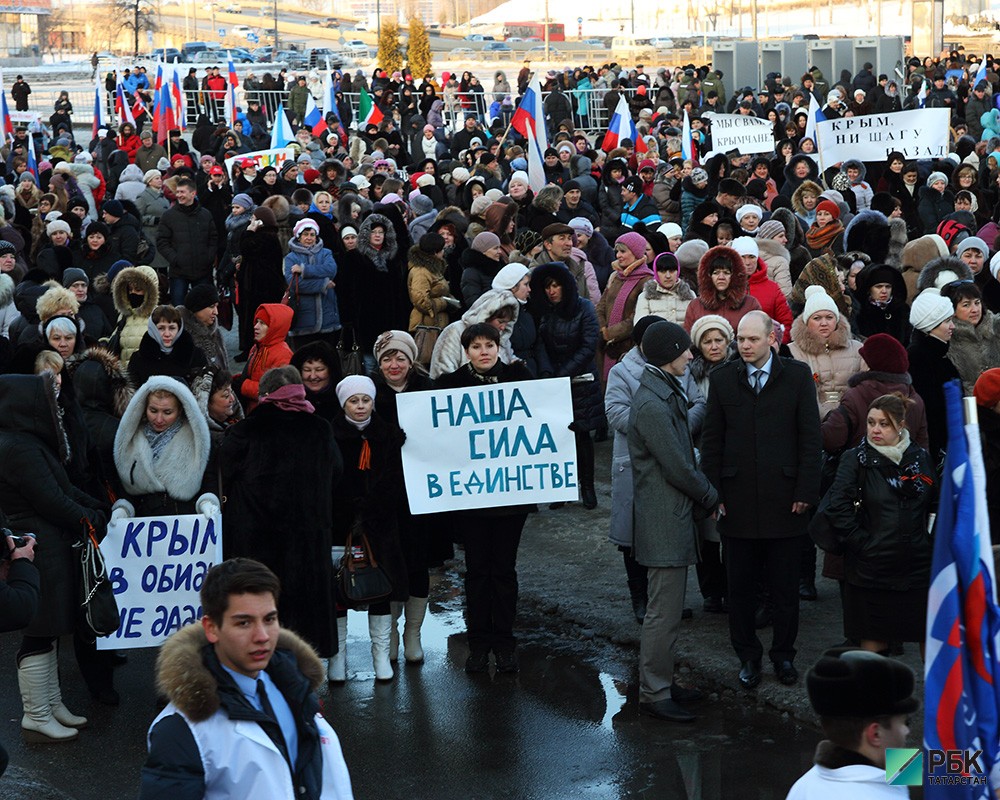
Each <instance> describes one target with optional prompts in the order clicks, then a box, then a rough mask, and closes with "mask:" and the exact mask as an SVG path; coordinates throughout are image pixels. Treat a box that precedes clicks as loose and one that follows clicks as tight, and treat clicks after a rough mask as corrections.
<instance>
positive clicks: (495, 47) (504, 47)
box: [483, 42, 514, 53]
mask: <svg viewBox="0 0 1000 800" xmlns="http://www.w3.org/2000/svg"><path fill="white" fill-rule="evenodd" d="M483 52H485V53H513V52H514V48H513V47H511V46H510V45H509V44H507V42H486V45H485V46H484V47H483Z"/></svg>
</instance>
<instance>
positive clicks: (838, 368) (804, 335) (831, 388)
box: [788, 315, 868, 420]
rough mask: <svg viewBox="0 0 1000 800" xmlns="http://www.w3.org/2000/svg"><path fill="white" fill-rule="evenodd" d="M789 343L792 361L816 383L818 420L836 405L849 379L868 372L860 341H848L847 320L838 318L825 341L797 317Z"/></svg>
mask: <svg viewBox="0 0 1000 800" xmlns="http://www.w3.org/2000/svg"><path fill="white" fill-rule="evenodd" d="M791 333H792V343H791V344H790V345H789V346H788V349H789V351H790V352H791V354H792V357H793V358H796V359H798V360H799V361H802V362H804V363H805V364H807V365H808V366H809V371H810V372H811V373H812V376H813V382H814V383H815V384H816V401H817V402H818V403H819V418H820V419H821V420H822V419H826V415H827V414H829V413H830V412H831V411H833V410H834V409H835V408H836V407H837V406H839V405H840V401H841V399H842V398H843V396H844V393H845V392H846V391H847V389H848V382H849V381H850V379H851V377H852V376H854V375H856V374H857V373H859V372H862V371H863V370H866V369H868V366H867V365H866V364H865V361H864V359H863V358H862V357H861V353H860V352H859V351H860V350H861V342H859V341H857V339H852V338H851V329H850V326H849V325H848V324H847V320H846V319H845V318H844V317H843V315H841V316H840V318H839V320H838V321H837V328H836V330H834V332H833V335H831V336H830V338H829V340H827V341H825V342H824V341H823V340H822V339H820V338H819V337H818V336H816V334H814V333H813V332H812V331H811V330H809V327H808V326H807V325H806V320H805V319H803V318H802V317H801V316H799V317H796V318H795V322H793V323H792V329H791Z"/></svg>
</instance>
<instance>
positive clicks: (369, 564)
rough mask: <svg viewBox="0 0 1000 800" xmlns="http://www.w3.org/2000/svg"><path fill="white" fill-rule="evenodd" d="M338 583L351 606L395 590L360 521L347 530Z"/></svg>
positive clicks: (373, 600)
mask: <svg viewBox="0 0 1000 800" xmlns="http://www.w3.org/2000/svg"><path fill="white" fill-rule="evenodd" d="M337 586H338V587H339V589H340V593H341V595H343V598H344V600H346V601H347V605H351V606H357V605H366V604H368V603H377V602H378V601H379V600H385V598H387V597H388V596H389V594H390V593H391V592H392V583H391V582H390V581H389V576H388V575H386V574H385V570H383V569H382V567H380V566H379V565H378V562H377V561H376V560H375V555H374V554H373V553H372V549H371V546H370V545H369V544H368V537H367V536H366V535H365V532H364V530H363V529H362V528H361V526H360V525H355V527H354V528H352V530H351V532H350V533H349V534H347V541H346V542H345V543H344V557H343V558H342V559H341V561H340V569H339V570H338V571H337Z"/></svg>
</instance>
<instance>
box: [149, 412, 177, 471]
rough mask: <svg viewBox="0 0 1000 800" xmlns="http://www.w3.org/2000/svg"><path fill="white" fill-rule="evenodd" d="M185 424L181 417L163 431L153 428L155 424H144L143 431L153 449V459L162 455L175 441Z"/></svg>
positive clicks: (150, 447)
mask: <svg viewBox="0 0 1000 800" xmlns="http://www.w3.org/2000/svg"><path fill="white" fill-rule="evenodd" d="M183 424H184V421H183V420H181V419H179V420H177V422H175V423H174V424H173V425H171V426H170V427H169V428H167V429H166V430H165V431H162V432H161V433H157V432H156V431H155V430H153V426H152V425H150V424H149V423H148V422H147V423H145V424H144V425H143V427H142V432H143V434H144V435H145V437H146V442H147V443H148V444H149V449H150V450H152V451H153V461H156V459H158V458H159V457H160V454H161V453H162V452H163V451H164V450H166V449H167V445H168V444H170V443H171V442H172V441H173V439H174V437H175V436H176V435H177V433H178V431H180V429H181V425H183Z"/></svg>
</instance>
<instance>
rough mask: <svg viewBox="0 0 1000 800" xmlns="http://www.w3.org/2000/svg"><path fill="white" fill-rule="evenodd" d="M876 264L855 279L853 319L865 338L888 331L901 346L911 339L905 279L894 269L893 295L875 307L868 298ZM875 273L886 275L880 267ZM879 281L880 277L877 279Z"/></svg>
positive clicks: (892, 274)
mask: <svg viewBox="0 0 1000 800" xmlns="http://www.w3.org/2000/svg"><path fill="white" fill-rule="evenodd" d="M878 266H879V265H878V264H871V265H869V266H867V267H865V268H864V269H862V270H861V272H859V273H858V275H857V278H855V282H856V283H855V285H856V286H857V287H858V290H857V296H856V299H855V301H854V303H853V305H854V312H855V313H854V320H855V325H856V327H857V331H858V333H859V334H860V335H861V336H863V337H865V338H867V337H869V336H874V335H875V334H876V333H887V334H889V335H890V336H892V337H893V338H894V339H895V340H896V341H897V342H899V343H900V344H901V345H903V347H906V345H907V344H909V342H910V333H911V331H912V326H911V325H910V309H909V306H907V305H906V280H905V278H904V276H903V273H901V272H896V271H895V270H893V271H892V273H890V277H891V278H892V297H891V298H890V300H889V302H888V304H886V305H885V306H877V305H875V304H874V303H873V302H872V301H871V299H870V298H871V287H872V275H874V274H876V273H875V272H874V268H876V267H878ZM877 274H878V275H881V276H883V277H884V276H885V270H884V269H883V270H879V272H878V273H877ZM880 280H881V279H880Z"/></svg>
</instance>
